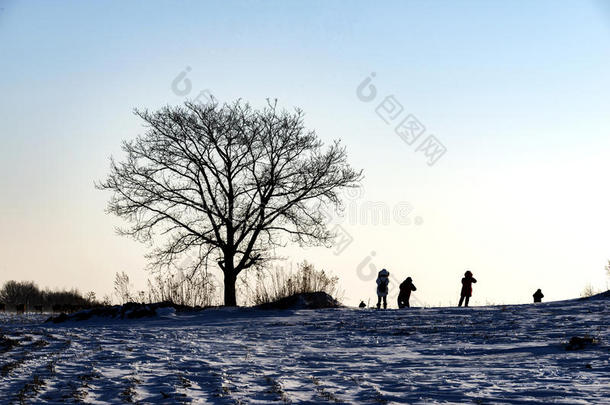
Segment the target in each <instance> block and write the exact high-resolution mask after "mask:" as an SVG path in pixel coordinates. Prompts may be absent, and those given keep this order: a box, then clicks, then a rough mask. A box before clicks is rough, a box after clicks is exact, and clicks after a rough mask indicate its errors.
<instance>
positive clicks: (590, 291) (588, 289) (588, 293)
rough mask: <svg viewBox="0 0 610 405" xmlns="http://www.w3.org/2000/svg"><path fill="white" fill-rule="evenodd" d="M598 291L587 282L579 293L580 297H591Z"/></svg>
mask: <svg viewBox="0 0 610 405" xmlns="http://www.w3.org/2000/svg"><path fill="white" fill-rule="evenodd" d="M598 293H599V291H597V290H596V289H595V288H593V286H592V285H591V284H587V285H586V286H585V288H583V290H582V292H581V293H580V296H581V297H582V298H587V297H592V296H594V295H595V294H598Z"/></svg>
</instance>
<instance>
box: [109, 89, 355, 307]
mask: <svg viewBox="0 0 610 405" xmlns="http://www.w3.org/2000/svg"><path fill="white" fill-rule="evenodd" d="M135 113H136V115H137V116H139V117H140V118H142V119H143V120H144V121H145V123H146V126H147V132H146V133H145V134H144V135H142V136H139V137H138V138H136V139H135V140H133V141H125V142H124V143H123V151H124V152H125V154H126V158H125V160H124V161H122V162H120V163H118V162H116V161H115V160H112V159H111V171H110V175H109V176H108V178H107V179H106V180H105V181H104V182H102V183H100V184H98V185H97V187H98V188H100V189H102V190H110V191H113V197H112V198H111V200H110V202H109V204H108V211H109V212H111V213H113V214H116V215H117V216H119V217H123V218H125V219H127V220H128V221H129V222H130V223H131V225H130V226H129V227H128V228H125V229H121V230H120V231H119V232H120V233H122V234H124V235H129V236H132V237H134V238H136V239H138V240H141V241H145V242H152V240H153V237H159V238H162V239H163V241H162V243H160V246H159V245H158V247H157V248H155V249H153V250H152V251H151V252H150V253H149V255H148V257H149V259H150V263H151V265H152V266H153V267H154V268H162V267H169V266H170V265H172V264H175V263H177V262H178V261H179V260H180V257H181V256H184V255H193V254H194V256H195V257H197V260H195V261H194V265H193V266H192V268H191V269H189V270H190V271H191V273H193V272H196V271H198V270H200V269H201V268H202V267H204V266H206V265H207V263H208V261H209V260H211V261H212V262H213V263H214V262H215V263H217V264H218V266H219V267H220V269H221V270H222V272H223V273H224V303H225V305H228V306H235V305H236V293H235V282H236V280H237V276H238V275H239V274H240V272H242V271H243V270H245V269H247V268H250V267H252V266H255V265H260V264H261V263H263V262H264V261H265V260H268V259H270V258H271V257H272V256H271V254H272V252H273V249H274V248H275V247H277V246H281V245H284V244H285V243H286V240H285V239H286V237H289V238H290V239H292V240H293V241H295V242H298V243H300V244H302V245H320V244H323V245H329V244H331V243H332V241H333V238H334V235H333V234H332V232H330V231H329V230H328V229H327V227H326V222H325V220H324V216H323V214H322V211H321V210H320V207H321V206H325V207H324V208H325V209H326V210H328V208H329V207H326V206H327V205H330V206H332V208H336V207H337V206H340V203H341V202H340V199H339V197H338V193H339V192H340V191H341V189H343V188H345V187H356V186H358V183H359V181H360V179H361V172H360V171H356V170H354V169H352V168H351V166H350V165H349V164H348V163H347V155H346V151H345V148H344V147H342V146H341V145H340V143H339V142H338V141H335V142H334V143H333V144H332V145H330V146H329V147H327V148H324V145H323V143H322V142H321V141H320V140H319V139H318V137H317V136H316V134H315V132H314V131H310V130H307V129H306V128H305V127H304V125H303V112H302V111H301V110H298V109H297V110H295V111H294V112H288V111H285V110H280V109H278V108H277V106H276V104H273V103H269V105H268V106H267V107H266V108H263V109H260V110H257V109H254V108H252V107H251V106H250V105H248V104H247V103H243V102H240V101H237V102H235V103H233V104H223V105H219V104H217V103H212V104H207V105H201V104H196V103H191V102H187V103H185V104H184V106H177V107H165V108H162V109H160V110H158V111H156V112H149V111H138V110H136V112H135Z"/></svg>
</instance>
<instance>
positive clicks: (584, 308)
mask: <svg viewBox="0 0 610 405" xmlns="http://www.w3.org/2000/svg"><path fill="white" fill-rule="evenodd" d="M2 319H3V323H1V324H0V333H2V334H3V335H4V336H5V337H7V338H10V339H13V340H15V341H16V342H13V343H14V344H11V343H10V342H7V341H6V340H5V341H4V343H0V356H1V365H0V367H1V374H0V403H19V402H20V401H23V402H25V403H57V402H75V401H83V402H87V403H123V402H139V403H167V404H175V403H220V404H223V403H261V404H262V403H264V404H266V403H273V402H279V403H282V402H286V403H289V402H293V403H327V402H344V403H380V404H385V403H434V402H440V403H477V404H488V403H507V404H529V403H549V402H558V403H569V404H577V403H583V404H584V403H587V404H603V403H606V404H608V403H610V346H609V343H610V299H608V298H606V299H603V298H598V299H590V300H584V301H579V300H574V301H564V302H557V303H548V304H541V305H536V306H534V305H520V306H498V307H478V308H430V309H425V308H411V309H408V310H387V311H383V310H382V311H377V310H357V309H348V308H345V309H327V310H315V311H308V310H300V311H284V312H280V311H262V310H253V309H213V310H207V311H202V312H199V313H196V314H179V315H173V314H166V315H163V316H160V317H158V318H155V319H148V320H106V321H100V320H97V321H85V322H72V323H66V324H58V325H49V324H41V323H40V320H41V319H42V318H41V317H40V316H29V317H28V316H27V315H26V316H25V317H23V316H22V317H14V316H9V315H4V318H2ZM584 335H591V336H594V337H595V338H597V339H598V340H599V342H600V343H599V344H598V345H595V346H592V347H588V348H585V349H584V350H575V351H567V350H566V349H565V347H564V344H565V342H567V341H568V340H569V339H570V338H571V337H573V336H584ZM0 340H1V338H0ZM3 350H4V351H3ZM2 351H3V352H2Z"/></svg>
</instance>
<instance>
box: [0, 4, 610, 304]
mask: <svg viewBox="0 0 610 405" xmlns="http://www.w3.org/2000/svg"><path fill="white" fill-rule="evenodd" d="M0 8H1V9H2V10H1V11H0V66H1V69H2V70H1V72H2V75H0V90H1V91H2V95H3V96H2V97H1V98H0V171H1V173H2V175H1V176H0V189H1V190H2V198H1V199H0V246H2V248H1V250H0V252H1V253H2V256H3V260H2V261H1V262H0V281H5V280H8V279H34V280H37V281H38V282H39V283H40V284H42V285H45V286H58V287H61V286H76V287H79V288H81V289H83V290H96V291H97V292H98V294H99V295H103V294H105V293H108V292H110V291H111V289H112V277H113V274H114V272H115V271H123V270H124V271H126V272H127V273H128V274H130V275H131V276H132V278H133V279H134V280H135V283H136V285H138V283H139V285H143V281H144V280H145V279H146V277H147V274H146V273H145V272H144V270H143V267H144V260H143V258H142V254H143V252H144V251H145V247H143V246H140V245H138V244H137V243H135V242H132V241H130V240H128V239H123V238H120V237H118V236H115V235H114V233H113V227H114V226H115V225H117V224H120V222H119V221H118V220H116V219H115V218H112V217H109V216H108V215H106V214H105V213H104V212H103V211H104V207H105V202H106V200H107V199H108V195H106V194H104V193H102V192H100V191H97V190H95V189H94V187H93V182H94V181H95V180H99V179H101V178H103V177H104V175H105V174H106V173H107V170H108V157H109V156H110V155H115V156H120V142H121V140H122V139H128V138H131V137H134V136H136V135H137V134H139V133H141V132H142V128H141V125H140V122H139V121H138V120H137V119H136V117H134V116H133V115H132V110H133V108H134V107H140V108H151V109H154V108H157V107H159V106H161V105H165V104H178V103H181V102H182V101H184V100H185V98H195V97H196V96H197V95H198V94H199V93H200V92H201V91H204V90H206V91H209V92H211V93H212V94H214V95H215V96H216V97H217V98H218V99H219V100H221V101H230V100H234V99H236V98H243V99H245V100H248V101H250V102H251V103H252V104H254V105H262V104H263V103H264V102H265V99H266V98H267V97H271V98H278V99H279V102H280V104H281V105H283V106H285V107H287V108H291V107H293V106H298V107H301V108H302V109H303V110H304V111H305V112H306V114H307V120H306V123H307V125H308V126H309V127H310V128H314V129H316V130H317V132H318V134H319V135H320V137H321V138H323V139H324V140H331V139H334V138H341V139H342V141H343V142H344V144H345V145H346V146H347V147H348V151H349V154H350V160H351V162H352V163H353V165H354V166H356V167H359V168H363V169H364V171H365V176H366V178H365V181H364V183H363V186H364V187H363V192H362V193H361V195H360V196H359V197H360V198H359V199H358V200H357V201H351V200H350V201H351V202H352V203H353V204H355V210H356V212H360V213H362V212H363V211H366V210H367V209H368V208H366V207H370V204H369V205H367V204H368V203H367V202H369V203H370V202H376V203H382V204H385V206H386V207H388V208H389V209H392V208H394V207H396V206H397V205H399V204H400V203H401V202H409V204H411V205H412V206H413V207H414V211H413V215H414V216H415V215H418V216H420V217H421V218H423V224H421V225H418V226H415V225H400V224H396V223H390V224H388V225H374V224H371V221H370V220H367V221H363V220H357V221H349V220H344V221H343V222H341V225H342V226H343V227H344V229H345V230H346V232H348V233H349V234H350V235H351V236H352V237H353V240H354V242H353V243H352V244H351V245H350V246H349V247H348V248H346V249H345V251H343V252H342V253H341V254H339V255H334V254H333V253H332V251H329V250H325V249H306V250H302V249H298V248H290V249H288V250H287V255H288V256H289V257H291V260H292V261H298V260H301V259H308V260H309V261H311V262H313V263H314V264H316V265H317V266H319V267H324V268H326V269H329V270H331V271H333V272H335V273H336V274H337V275H339V276H340V278H341V283H342V286H343V288H344V289H345V290H346V294H345V296H346V300H347V301H348V303H356V301H357V300H359V299H365V298H367V297H369V296H370V297H372V296H373V295H374V288H373V286H372V285H371V284H372V283H369V282H367V281H366V280H362V279H360V278H359V277H358V276H357V274H356V273H357V272H356V270H355V269H356V268H357V267H358V265H359V264H360V263H362V261H363V260H365V259H366V258H367V257H368V256H369V255H370V252H371V251H375V252H376V256H375V265H376V266H377V267H379V268H381V267H387V268H388V269H389V270H390V271H391V272H392V273H393V274H395V275H396V276H397V278H399V279H403V278H405V277H406V276H407V275H410V276H412V277H413V278H414V281H415V283H416V285H417V283H418V282H419V286H418V287H420V288H419V291H418V295H417V298H418V299H420V301H422V302H425V303H428V304H432V305H436V304H438V303H442V304H444V305H446V304H449V303H450V302H452V301H455V297H454V296H455V295H456V294H457V293H458V292H459V285H458V284H459V277H460V275H461V274H462V273H463V271H464V269H465V268H471V269H472V270H473V272H474V273H475V276H478V278H479V279H480V283H479V285H477V290H475V296H474V297H473V301H475V302H477V300H478V302H479V303H481V304H484V303H485V302H526V301H528V300H529V299H530V296H531V294H532V293H533V291H534V290H535V289H536V288H542V289H543V291H544V292H545V294H546V295H547V297H548V298H551V299H561V298H569V297H573V296H577V295H578V294H579V293H580V291H581V290H582V288H583V287H584V286H585V285H586V284H587V283H592V284H593V285H594V286H596V287H597V288H600V289H601V288H605V286H606V280H605V278H604V272H603V266H604V264H605V260H606V259H608V258H610V243H609V242H610V236H609V235H608V232H607V230H608V229H609V226H610V213H609V212H608V210H607V207H608V206H609V203H610V192H609V191H607V190H606V188H607V187H606V185H605V183H604V180H605V176H606V174H607V173H608V169H610V164H609V163H608V162H607V158H606V153H607V150H608V146H609V144H610V141H609V139H610V138H609V137H608V130H609V128H610V126H609V124H610V119H609V118H608V117H609V115H608V102H607V97H608V94H610V92H609V90H610V76H609V75H608V73H607V72H608V71H609V68H610V7H609V6H607V4H606V3H603V2H585V1H553V2H551V1H548V2H546V1H538V2H525V1H509V2H483V1H480V2H479V1H476V2H449V1H432V2H427V1H421V2H403V1H400V2H399V1H397V2H383V3H381V4H379V3H376V2H364V1H362V2H360V1H350V2H339V1H331V2H329V1H317V2H316V1H309V2H305V1H303V2H294V1H288V2H285V1H284V2H279V1H277V2H273V1H267V2H245V1H244V2H231V1H222V2H220V1H219V2H169V1H168V2H154V1H153V2H119V1H116V2H77V1H74V2H44V1H32V2H20V1H0ZM187 67H189V68H190V71H189V72H188V75H187V78H188V80H190V82H191V85H192V90H191V92H190V93H189V94H187V95H185V96H184V95H177V94H175V93H174V92H173V91H172V81H173V80H174V78H176V76H177V75H179V74H180V72H182V71H183V70H185V69H186V68H187ZM371 72H375V73H376V77H375V78H374V81H373V84H374V85H375V87H376V88H377V89H378V92H379V96H378V97H379V98H378V99H376V100H375V101H374V102H371V103H364V102H362V101H360V100H359V99H358V98H357V96H356V88H357V86H358V85H359V84H360V83H361V82H362V81H363V80H364V79H365V78H366V77H367V76H368V75H369V74H370V73H371ZM389 95H393V96H394V97H395V98H396V100H398V101H399V102H400V103H401V104H402V105H403V107H404V111H405V112H404V113H405V114H407V113H411V114H414V115H415V116H416V117H417V118H418V119H419V120H420V121H421V122H422V123H423V124H424V125H425V126H426V130H427V134H434V135H435V136H436V137H437V138H438V139H439V140H440V141H441V142H442V143H443V144H444V145H445V147H446V148H447V152H446V154H445V155H444V156H443V157H442V158H441V159H440V160H439V161H438V163H436V164H435V165H434V166H432V167H430V166H428V165H427V164H426V160H425V157H424V156H423V155H422V154H421V153H416V152H415V147H414V146H409V145H406V144H405V143H403V142H402V141H401V139H400V138H399V137H397V136H396V135H395V134H394V133H393V128H392V127H391V126H389V125H386V124H385V123H384V122H383V121H382V120H381V118H380V117H379V116H377V115H376V113H375V108H376V106H377V105H378V104H379V101H380V100H381V98H382V97H385V96H389ZM363 215H364V214H363Z"/></svg>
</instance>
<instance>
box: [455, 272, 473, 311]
mask: <svg viewBox="0 0 610 405" xmlns="http://www.w3.org/2000/svg"><path fill="white" fill-rule="evenodd" d="M476 282H477V280H476V279H475V278H474V277H472V272H471V271H470V270H467V271H466V273H464V278H462V291H461V292H460V302H459V304H458V307H461V306H462V302H463V303H464V306H465V307H467V306H468V301H470V297H472V283H476Z"/></svg>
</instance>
